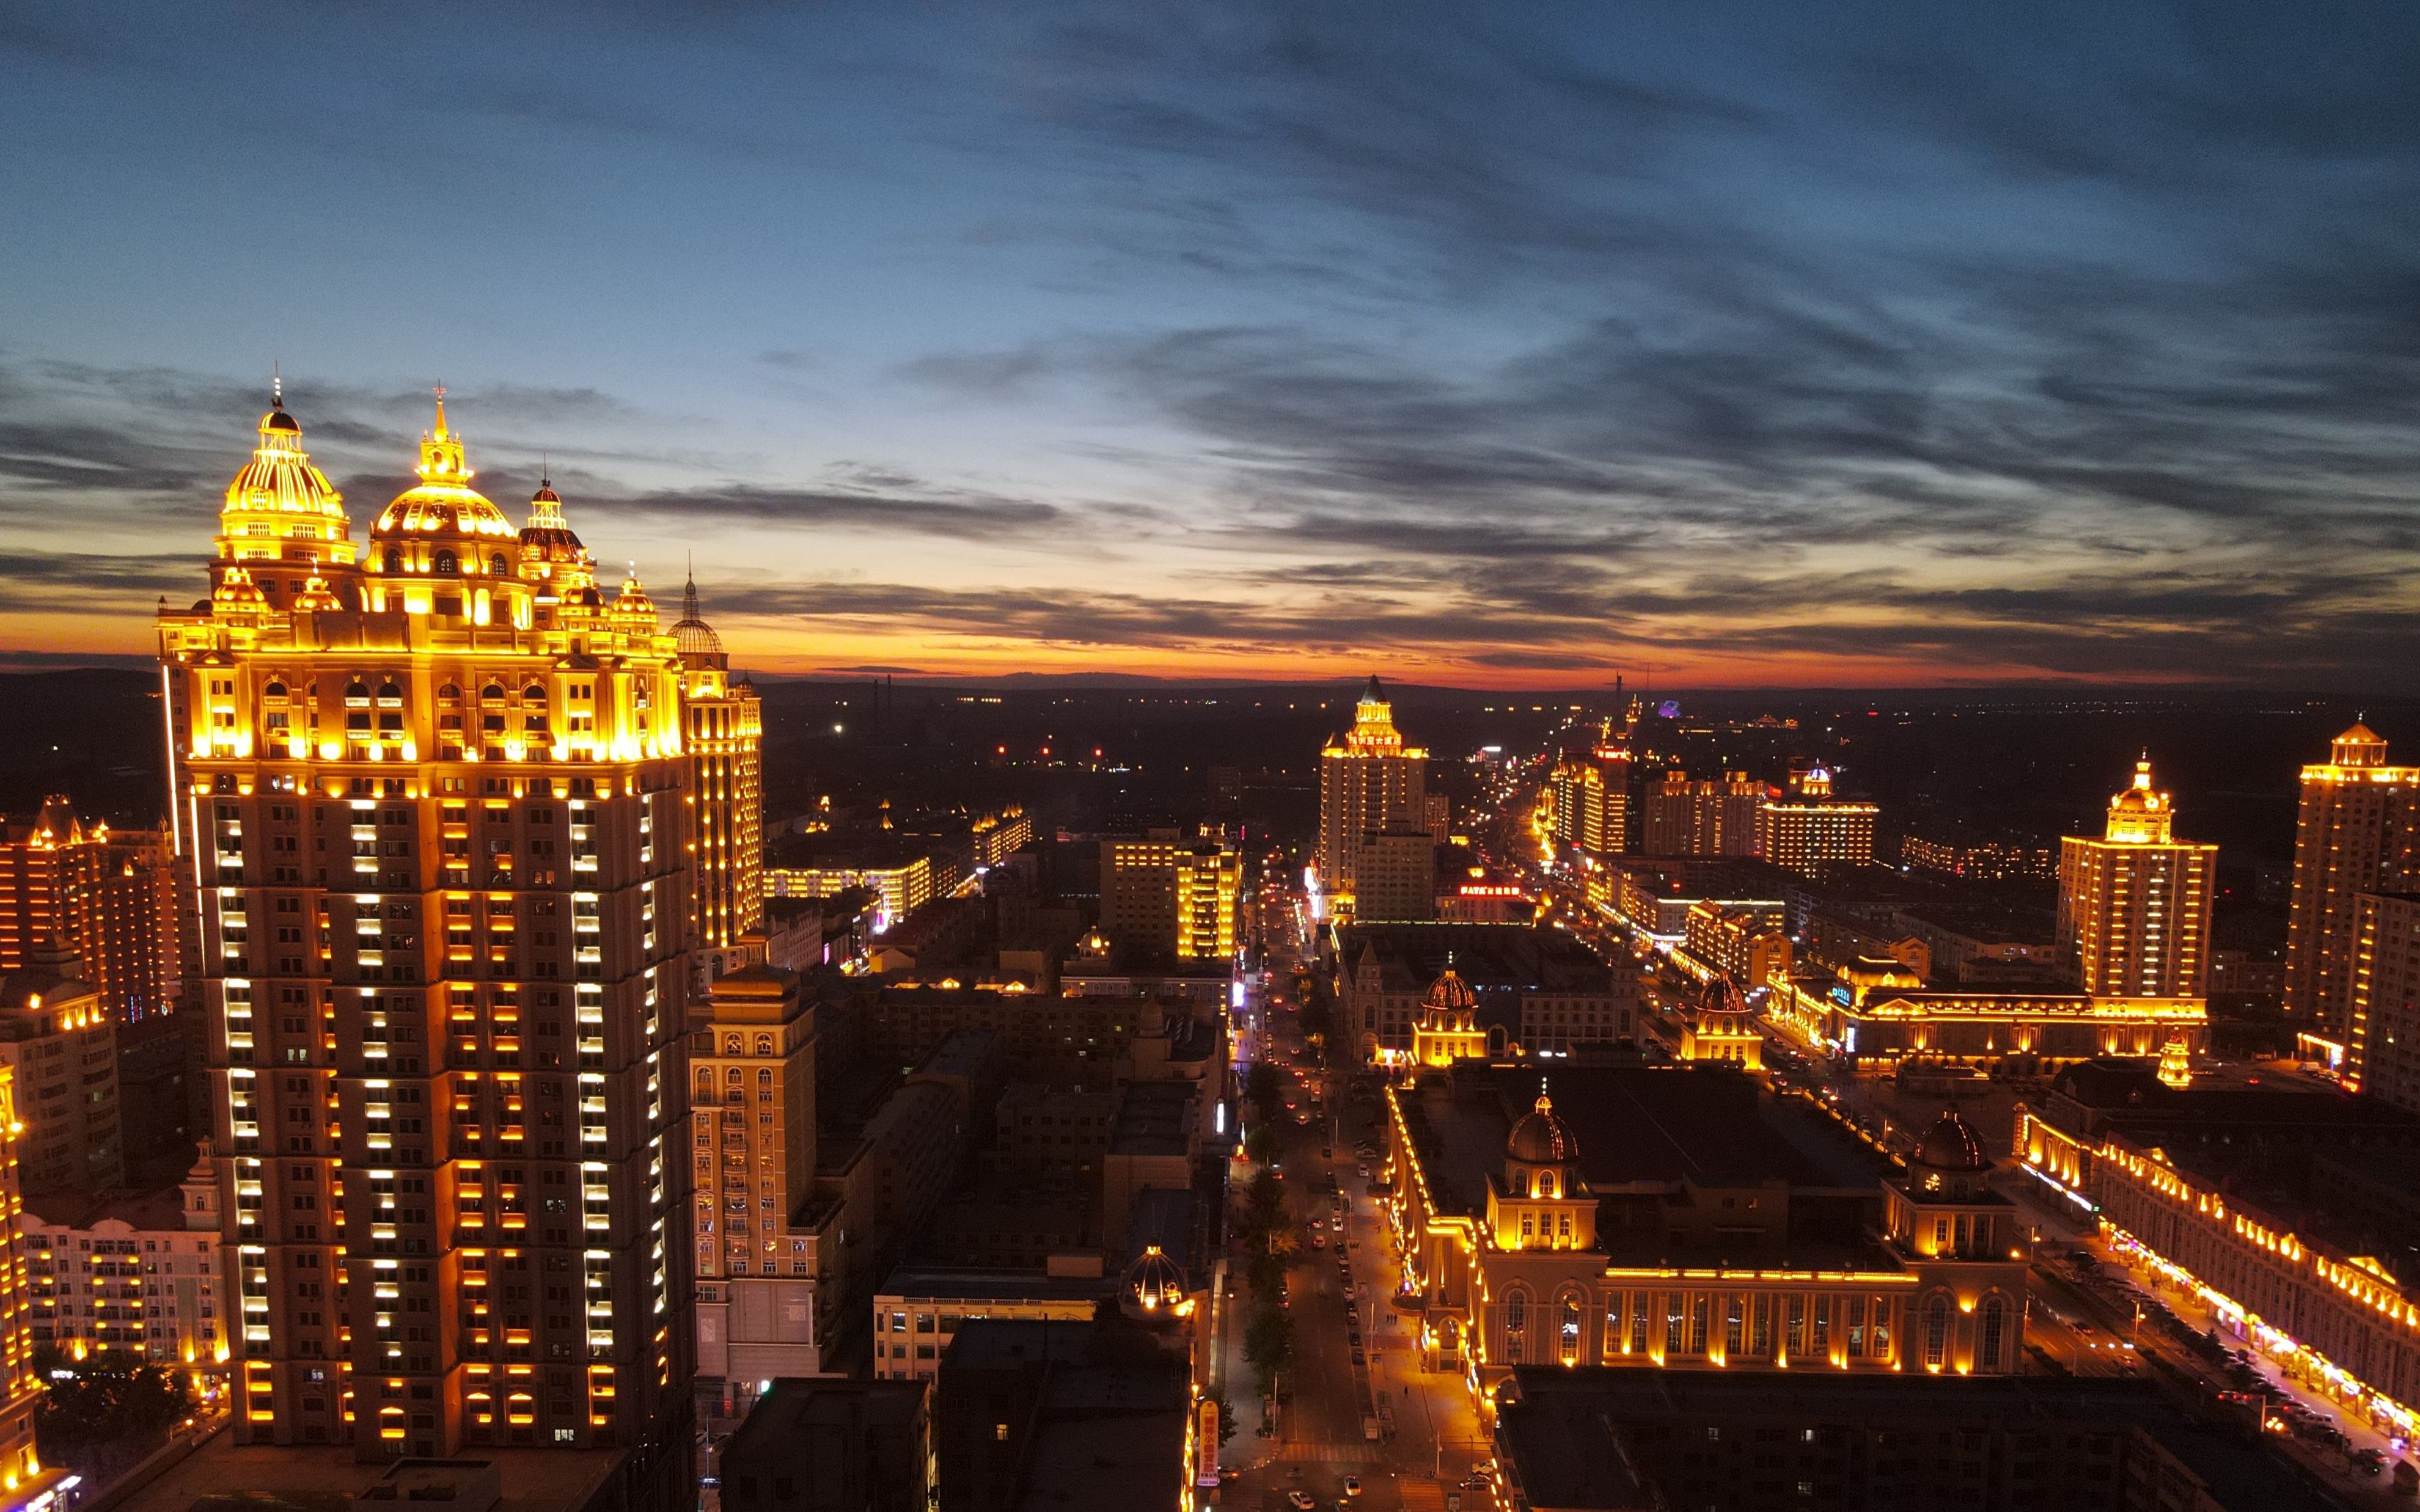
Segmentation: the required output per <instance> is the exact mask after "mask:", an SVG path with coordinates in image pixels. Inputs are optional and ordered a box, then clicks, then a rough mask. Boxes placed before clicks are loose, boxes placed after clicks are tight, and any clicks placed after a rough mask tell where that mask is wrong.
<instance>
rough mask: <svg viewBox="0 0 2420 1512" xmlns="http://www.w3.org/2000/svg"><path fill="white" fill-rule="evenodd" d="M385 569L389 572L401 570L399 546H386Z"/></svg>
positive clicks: (401, 557) (400, 550)
mask: <svg viewBox="0 0 2420 1512" xmlns="http://www.w3.org/2000/svg"><path fill="white" fill-rule="evenodd" d="M386 570H387V571H389V572H401V571H402V570H403V551H402V549H401V548H398V547H392V546H391V547H388V548H386Z"/></svg>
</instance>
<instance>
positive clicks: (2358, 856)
mask: <svg viewBox="0 0 2420 1512" xmlns="http://www.w3.org/2000/svg"><path fill="white" fill-rule="evenodd" d="M2415 888H2420V766H2390V765H2388V764H2387V761H2386V742H2385V741H2383V740H2381V739H2380V738H2379V737H2378V736H2377V735H2376V734H2375V733H2371V731H2370V729H2369V727H2368V726H2366V725H2363V724H2356V725H2354V726H2353V727H2352V728H2351V729H2350V730H2347V731H2346V732H2345V733H2343V734H2340V735H2338V736H2336V738H2335V741H2334V742H2333V743H2332V744H2331V745H2330V747H2329V749H2328V759H2327V761H2326V762H2325V763H2324V764H2317V765H2311V766H2305V767H2304V768H2303V791H2302V802H2301V808H2300V810H2298V812H2297V813H2296V815H2295V820H2294V881H2293V894H2292V898H2291V901H2290V903H2289V904H2288V915H2287V920H2286V1013H2287V1016H2288V1018H2289V1019H2291V1020H2293V1021H2294V1024H2295V1026H2296V1028H2297V1029H2298V1030H2299V1031H2300V1033H2301V1034H2302V1035H2303V1036H2304V1047H2305V1049H2306V1051H2307V1052H2308V1053H2310V1054H2312V1055H2315V1056H2318V1057H2323V1058H2326V1059H2329V1060H2332V1061H2335V1060H2341V1059H2342V1057H2343V1055H2344V1052H2345V1048H2346V1046H2347V1045H2348V1044H2349V1043H2350V1039H2351V1034H2352V996H2353V959H2354V957H2355V956H2356V955H2357V954H2359V952H2360V949H2361V928H2360V919H2359V915H2360V908H2361V904H2360V899H2361V895H2362V894H2363V893H2365V892H2374V893H2392V892H2409V891H2412V890H2414V889H2415Z"/></svg>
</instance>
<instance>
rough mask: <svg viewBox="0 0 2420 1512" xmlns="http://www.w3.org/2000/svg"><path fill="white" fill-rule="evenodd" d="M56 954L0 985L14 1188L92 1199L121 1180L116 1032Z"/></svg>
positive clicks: (40, 955)
mask: <svg viewBox="0 0 2420 1512" xmlns="http://www.w3.org/2000/svg"><path fill="white" fill-rule="evenodd" d="M75 965H76V964H75V961H74V959H73V958H72V957H70V956H69V955H68V954H67V953H66V952H65V951H63V950H61V949H58V947H56V946H54V945H46V946H42V947H39V948H37V949H36V950H35V952H34V955H33V958H32V959H31V960H30V961H29V962H27V963H26V965H25V967H24V969H23V970H22V971H14V972H11V973H9V975H8V977H7V979H6V980H0V1065H7V1066H9V1067H11V1068H13V1069H14V1070H15V1071H16V1073H17V1112H18V1116H19V1117H20V1118H22V1119H24V1120H25V1131H24V1133H23V1134H22V1135H20V1136H19V1138H18V1141H17V1180H18V1184H19V1188H20V1190H22V1191H26V1192H59V1191H67V1192H78V1193H82V1192H90V1191H93V1190H95V1189H97V1188H101V1187H112V1186H116V1185H118V1184H119V1183H120V1182H122V1181H123V1180H125V1179H126V1163H125V1135H124V1131H123V1129H122V1128H121V1127H120V1124H119V1110H118V1102H117V1026H116V1023H115V1022H113V1021H112V1020H111V1018H110V1016H109V1013H108V1011H106V1010H104V1009H103V1008H102V1007H101V989H100V988H98V987H96V986H94V985H93V984H92V983H91V982H88V981H84V980H79V979H78V978H77V976H76V974H75Z"/></svg>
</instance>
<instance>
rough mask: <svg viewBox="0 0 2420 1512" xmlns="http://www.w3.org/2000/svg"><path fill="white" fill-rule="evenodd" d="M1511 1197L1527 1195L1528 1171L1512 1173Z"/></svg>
mask: <svg viewBox="0 0 2420 1512" xmlns="http://www.w3.org/2000/svg"><path fill="white" fill-rule="evenodd" d="M1512 1195H1513V1196H1516V1197H1526V1196H1528V1195H1529V1173H1528V1171H1514V1172H1513V1173H1512Z"/></svg>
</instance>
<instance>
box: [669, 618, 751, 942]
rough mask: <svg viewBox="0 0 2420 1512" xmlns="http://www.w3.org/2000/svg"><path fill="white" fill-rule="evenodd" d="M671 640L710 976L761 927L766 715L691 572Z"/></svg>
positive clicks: (696, 926) (695, 894) (696, 899)
mask: <svg viewBox="0 0 2420 1512" xmlns="http://www.w3.org/2000/svg"><path fill="white" fill-rule="evenodd" d="M673 638H674V643H675V646H676V647H677V648H678V651H679V655H680V665H681V674H680V675H681V719H682V724H683V730H684V733H685V734H686V736H687V744H688V747H689V760H690V804H691V805H692V806H693V809H694V813H693V816H692V817H693V821H694V822H693V823H692V824H691V825H690V833H691V834H692V836H693V837H694V840H693V843H694V844H695V846H696V848H697V853H696V857H695V865H696V869H697V886H696V887H695V888H694V889H692V892H691V898H692V900H693V906H694V908H695V910H696V912H695V914H694V916H693V917H692V918H691V919H690V925H691V929H692V932H693V933H694V934H695V935H696V937H697V941H698V944H699V946H700V949H699V952H698V966H699V969H700V970H701V971H703V972H707V973H713V972H716V971H718V970H720V969H721V968H722V966H723V965H724V964H727V963H729V962H733V961H736V960H737V959H738V958H739V957H741V956H743V955H744V954H745V947H744V946H743V945H742V944H741V941H742V940H743V939H744V938H745V937H746V936H748V935H751V934H754V933H758V932H760V931H762V930H763V929H764V927H765V799H764V780H765V779H764V751H765V715H764V709H763V706H762V705H761V704H760V703H759V702H757V698H756V690H755V689H754V688H752V687H749V686H748V685H747V684H746V683H745V682H741V681H735V680H734V679H733V678H732V676H731V672H730V667H731V658H730V657H729V656H725V655H724V654H723V650H722V638H721V636H719V635H717V634H715V633H714V627H713V626H712V625H708V624H706V619H705V617H704V616H703V615H702V614H700V613H699V611H698V604H697V575H696V573H694V572H692V573H690V578H689V581H688V583H687V584H686V585H685V586H684V587H683V588H682V590H681V617H680V620H679V622H678V623H677V624H675V625H674V626H673Z"/></svg>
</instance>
